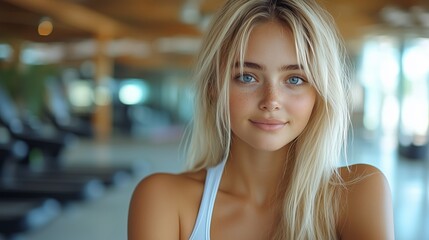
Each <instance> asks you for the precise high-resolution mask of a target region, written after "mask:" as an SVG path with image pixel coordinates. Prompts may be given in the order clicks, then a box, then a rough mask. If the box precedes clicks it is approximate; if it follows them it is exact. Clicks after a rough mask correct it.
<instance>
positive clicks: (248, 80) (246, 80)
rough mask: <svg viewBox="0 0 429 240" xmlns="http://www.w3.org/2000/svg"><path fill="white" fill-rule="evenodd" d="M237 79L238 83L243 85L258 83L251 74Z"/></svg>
mask: <svg viewBox="0 0 429 240" xmlns="http://www.w3.org/2000/svg"><path fill="white" fill-rule="evenodd" d="M236 79H237V80H238V81H240V82H243V83H251V82H254V81H256V80H255V78H254V77H252V75H249V74H242V75H239V76H238V77H236Z"/></svg>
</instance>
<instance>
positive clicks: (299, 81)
mask: <svg viewBox="0 0 429 240" xmlns="http://www.w3.org/2000/svg"><path fill="white" fill-rule="evenodd" d="M287 82H288V83H289V84H292V85H301V84H303V83H304V80H302V78H300V77H291V78H289V79H288V80H287Z"/></svg>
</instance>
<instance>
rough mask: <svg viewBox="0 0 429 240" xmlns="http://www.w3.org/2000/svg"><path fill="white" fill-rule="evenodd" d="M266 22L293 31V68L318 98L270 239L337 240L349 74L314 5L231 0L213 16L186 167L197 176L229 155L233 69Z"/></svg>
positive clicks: (326, 18) (310, 1)
mask: <svg viewBox="0 0 429 240" xmlns="http://www.w3.org/2000/svg"><path fill="white" fill-rule="evenodd" d="M267 21H278V22H280V23H282V24H283V25H284V26H285V27H286V28H290V29H291V30H292V33H293V35H294V37H295V45H296V49H297V58H298V61H299V64H301V65H302V66H303V69H304V71H305V73H306V76H307V78H308V81H309V82H310V84H312V86H313V87H314V88H315V89H316V91H317V93H318V96H317V99H316V104H315V107H314V109H313V112H312V116H311V118H310V121H309V123H308V125H307V126H306V128H305V129H304V131H303V132H302V133H301V134H300V136H299V137H298V138H297V139H295V140H294V142H293V159H292V160H291V161H290V163H288V170H287V171H288V174H290V176H288V179H289V181H288V186H286V187H285V188H286V190H285V196H284V197H283V199H284V200H283V201H284V204H283V213H282V217H281V220H280V223H279V226H278V227H277V230H276V232H275V233H273V238H274V239H336V238H337V234H338V229H336V228H337V220H338V212H339V198H340V195H339V192H340V191H339V188H340V186H341V185H342V184H341V183H342V180H341V178H340V176H339V173H338V171H337V168H338V165H339V161H340V158H341V153H342V150H344V151H345V144H346V136H347V128H348V123H349V115H348V84H347V82H348V81H347V80H348V74H347V71H346V69H348V68H347V66H346V63H347V61H346V57H345V51H344V49H343V45H342V41H341V40H340V38H339V35H338V34H337V30H336V28H335V24H334V23H333V20H332V17H331V16H330V15H329V14H328V13H327V12H326V11H325V10H324V9H323V8H322V7H320V6H319V5H318V4H317V3H316V1H315V0H229V1H228V2H227V3H226V4H225V5H224V7H223V8H222V9H221V10H220V11H219V12H218V13H217V15H216V16H215V17H214V19H213V20H212V24H211V26H210V28H209V30H208V31H207V33H206V36H205V37H204V40H203V44H202V48H201V51H200V54H199V56H198V62H197V65H196V68H195V74H194V75H195V84H196V96H195V114H194V118H193V122H192V131H190V132H189V136H188V137H189V138H188V142H187V153H188V155H187V163H188V167H189V169H191V170H200V169H203V168H207V167H210V166H214V165H216V164H218V163H219V162H220V161H221V160H222V159H223V158H224V157H226V156H228V154H229V150H230V149H229V148H230V143H231V130H230V129H231V128H230V119H229V117H230V116H229V104H228V101H229V99H228V95H229V93H228V91H229V89H228V86H229V82H230V80H231V75H232V74H231V70H232V67H233V66H234V62H235V61H236V60H237V59H240V60H241V62H243V61H242V60H243V58H244V53H245V49H246V44H247V41H248V38H249V35H250V32H251V31H252V29H253V27H254V26H255V25H257V24H260V23H262V22H267ZM285 160H286V159H285ZM285 171H286V170H285Z"/></svg>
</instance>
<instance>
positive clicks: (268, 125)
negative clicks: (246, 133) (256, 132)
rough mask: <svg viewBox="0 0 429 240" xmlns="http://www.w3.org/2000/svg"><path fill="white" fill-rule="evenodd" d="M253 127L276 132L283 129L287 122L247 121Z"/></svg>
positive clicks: (269, 120) (268, 120)
mask: <svg viewBox="0 0 429 240" xmlns="http://www.w3.org/2000/svg"><path fill="white" fill-rule="evenodd" d="M249 121H250V123H252V125H254V126H255V127H257V128H259V129H261V130H264V131H276V130H279V129H281V128H283V127H284V126H285V125H286V124H287V122H283V121H280V120H275V119H264V120H249Z"/></svg>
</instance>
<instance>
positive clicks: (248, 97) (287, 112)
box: [229, 22, 316, 151]
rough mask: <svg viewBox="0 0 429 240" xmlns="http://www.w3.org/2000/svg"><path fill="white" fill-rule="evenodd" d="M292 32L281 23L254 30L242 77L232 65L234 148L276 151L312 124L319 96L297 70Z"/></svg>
mask: <svg viewBox="0 0 429 240" xmlns="http://www.w3.org/2000/svg"><path fill="white" fill-rule="evenodd" d="M296 55H297V54H296V49H295V44H294V38H293V35H292V32H291V31H290V30H289V29H288V28H286V27H284V26H282V25H281V24H280V23H277V22H266V23H262V24H259V25H257V26H255V28H254V29H253V30H252V32H251V34H250V37H249V41H248V45H247V49H246V54H245V56H244V63H242V64H243V66H244V68H243V69H242V70H243V71H242V72H241V68H240V62H236V64H235V66H233V71H232V72H233V76H232V80H231V82H230V93H229V98H230V103H229V105H230V115H231V129H232V134H233V140H232V144H233V145H234V144H245V145H248V146H250V147H252V148H254V149H258V150H263V151H275V150H279V149H281V148H282V147H284V146H286V145H287V144H289V143H290V142H291V141H292V140H294V139H295V138H296V137H297V136H298V135H299V134H300V133H301V132H302V131H303V129H304V128H305V126H306V125H307V123H308V121H309V118H310V115H311V112H312V110H313V106H314V104H315V100H316V91H315V89H314V88H313V87H312V86H311V85H310V83H308V82H307V79H306V76H305V75H304V71H303V69H302V67H301V66H299V65H298V60H297V57H296Z"/></svg>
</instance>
